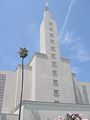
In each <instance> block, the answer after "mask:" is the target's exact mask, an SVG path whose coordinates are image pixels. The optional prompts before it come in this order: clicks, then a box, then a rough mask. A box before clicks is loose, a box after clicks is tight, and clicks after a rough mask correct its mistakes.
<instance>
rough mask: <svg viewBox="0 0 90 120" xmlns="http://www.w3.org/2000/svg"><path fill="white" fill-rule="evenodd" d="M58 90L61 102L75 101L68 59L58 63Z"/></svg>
mask: <svg viewBox="0 0 90 120" xmlns="http://www.w3.org/2000/svg"><path fill="white" fill-rule="evenodd" d="M58 71H59V86H60V87H59V90H60V102H61V103H75V95H74V89H73V81H72V73H71V66H70V63H69V62H68V61H65V60H61V61H60V63H59V70H58Z"/></svg>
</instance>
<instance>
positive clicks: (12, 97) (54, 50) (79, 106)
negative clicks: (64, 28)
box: [0, 4, 90, 120]
mask: <svg viewBox="0 0 90 120" xmlns="http://www.w3.org/2000/svg"><path fill="white" fill-rule="evenodd" d="M58 42H59V41H58V32H57V24H56V21H55V20H54V19H53V17H52V14H51V12H50V10H49V8H48V5H47V4H46V6H45V10H44V16H43V21H42V23H41V26H40V52H39V53H35V54H34V56H33V57H32V59H31V61H30V62H29V63H28V64H27V65H24V91H23V105H22V118H21V120H36V119H37V120H54V118H55V117H57V116H58V115H59V114H61V115H62V116H64V115H65V114H66V113H69V112H70V113H73V112H79V113H81V114H84V116H86V117H87V118H88V119H90V83H89V82H81V81H78V80H77V78H76V75H75V73H72V70H71V66H70V61H69V60H68V59H66V58H63V57H61V54H60V49H59V44H58ZM21 70H22V67H21V65H18V67H17V69H16V71H2V70H0V111H2V115H5V114H6V119H5V120H8V119H10V120H11V119H12V117H13V120H14V119H15V120H18V108H19V107H18V105H19V101H20V90H21V79H22V78H21V76H22V75H21V74H22V72H21ZM2 80H3V82H2ZM1 88H2V89H1ZM2 96H3V97H2ZM10 114H12V116H11V118H8V117H7V115H10ZM13 114H14V115H13ZM15 115H16V116H15ZM26 116H28V119H27V118H26ZM0 120H3V119H2V117H1V118H0Z"/></svg>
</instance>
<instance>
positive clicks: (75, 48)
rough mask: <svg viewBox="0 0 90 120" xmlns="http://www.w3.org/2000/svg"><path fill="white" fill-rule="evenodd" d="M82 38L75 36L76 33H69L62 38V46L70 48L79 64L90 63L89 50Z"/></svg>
mask: <svg viewBox="0 0 90 120" xmlns="http://www.w3.org/2000/svg"><path fill="white" fill-rule="evenodd" d="M83 39H84V38H82V37H77V36H75V33H74V32H67V33H65V34H63V37H61V39H60V40H61V45H66V46H68V49H69V50H70V51H71V52H73V54H74V56H73V57H74V59H76V60H78V61H79V62H86V61H90V54H89V51H88V50H87V48H86V46H85V43H83Z"/></svg>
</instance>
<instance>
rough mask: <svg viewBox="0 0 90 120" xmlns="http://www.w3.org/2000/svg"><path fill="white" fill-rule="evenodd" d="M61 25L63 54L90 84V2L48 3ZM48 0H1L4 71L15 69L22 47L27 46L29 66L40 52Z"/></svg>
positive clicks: (0, 54)
mask: <svg viewBox="0 0 90 120" xmlns="http://www.w3.org/2000/svg"><path fill="white" fill-rule="evenodd" d="M48 3H49V8H50V10H51V12H52V14H53V17H54V19H55V20H56V22H57V26H58V33H59V45H60V52H61V55H62V56H63V57H66V58H69V59H70V61H71V66H72V71H73V72H75V73H76V74H77V78H78V79H79V80H81V81H89V82H90V13H89V12H90V0H48ZM44 6H45V0H32V1H31V0H0V69H1V70H15V69H16V66H17V64H18V63H20V62H21V61H20V58H19V56H18V49H19V47H27V48H28V49H29V56H28V58H27V59H26V60H25V63H28V62H29V60H30V59H31V57H32V56H33V54H34V53H35V51H39V38H40V36H39V34H40V33H39V27H40V23H41V22H42V19H43V11H44Z"/></svg>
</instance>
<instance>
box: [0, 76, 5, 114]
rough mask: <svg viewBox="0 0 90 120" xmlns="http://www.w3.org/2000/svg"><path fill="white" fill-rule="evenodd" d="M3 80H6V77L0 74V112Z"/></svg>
mask: <svg viewBox="0 0 90 120" xmlns="http://www.w3.org/2000/svg"><path fill="white" fill-rule="evenodd" d="M5 80H6V75H3V74H0V112H1V110H2V102H3V95H4V86H5Z"/></svg>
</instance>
